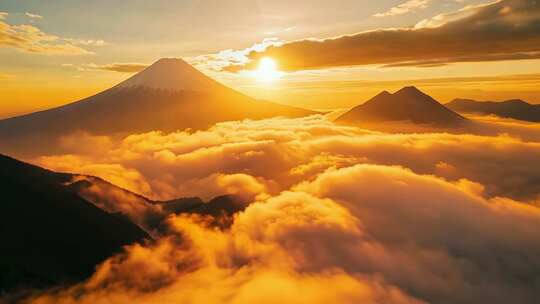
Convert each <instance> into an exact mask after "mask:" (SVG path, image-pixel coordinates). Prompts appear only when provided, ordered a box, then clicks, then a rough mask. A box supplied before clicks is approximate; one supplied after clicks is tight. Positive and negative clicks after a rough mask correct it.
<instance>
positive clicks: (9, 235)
mask: <svg viewBox="0 0 540 304" xmlns="http://www.w3.org/2000/svg"><path fill="white" fill-rule="evenodd" d="M0 189H1V195H2V200H1V203H0V237H1V239H2V241H1V242H0V256H1V259H0V296H1V295H2V294H3V293H4V292H8V291H14V290H26V289H28V288H37V289H40V288H46V287H49V286H55V285H58V284H63V283H70V282H75V281H80V280H82V279H84V278H86V277H88V276H90V275H91V274H92V273H93V272H94V269H95V267H96V265H97V264H99V263H101V262H103V261H104V260H105V259H107V258H108V257H110V256H112V255H113V254H115V253H118V252H120V251H121V250H122V247H123V246H125V245H128V244H132V243H135V242H142V241H144V240H148V241H152V236H151V234H153V233H157V234H159V233H161V232H163V231H164V229H166V227H164V226H163V220H164V219H165V218H167V216H169V215H170V214H173V213H174V214H180V213H196V214H200V215H212V219H213V224H214V225H216V226H217V227H222V228H225V227H227V226H228V225H230V223H231V221H232V215H233V214H234V213H236V212H239V211H242V210H244V208H245V207H246V206H247V205H246V203H245V202H242V201H241V200H240V199H239V198H237V197H234V196H229V195H223V196H218V197H216V198H214V199H212V200H210V201H208V202H205V201H203V200H201V199H200V198H197V197H193V198H179V199H175V200H171V201H153V200H151V199H148V198H146V197H143V196H141V195H138V194H135V193H132V192H130V191H128V190H125V189H122V188H119V187H117V186H115V185H113V184H111V183H109V182H107V181H104V180H102V179H100V178H97V177H93V176H81V175H74V174H68V173H57V172H53V171H49V170H46V169H43V168H40V167H37V166H33V165H30V164H27V163H24V162H20V161H18V160H16V159H13V158H10V157H7V156H3V155H0ZM96 189H97V190H98V191H96ZM126 204H127V205H126Z"/></svg>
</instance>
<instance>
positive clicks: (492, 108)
mask: <svg viewBox="0 0 540 304" xmlns="http://www.w3.org/2000/svg"><path fill="white" fill-rule="evenodd" d="M446 106H447V107H448V108H450V109H452V110H454V111H457V112H460V113H468V114H487V115H497V116H499V117H503V118H513V119H518V120H525V121H530V122H540V105H533V104H530V103H527V102H525V101H523V100H520V99H512V100H507V101H502V102H495V101H476V100H472V99H459V98H458V99H454V100H452V101H451V102H449V103H447V104H446Z"/></svg>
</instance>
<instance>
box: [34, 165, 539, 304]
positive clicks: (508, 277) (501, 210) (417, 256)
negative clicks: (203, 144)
mask: <svg viewBox="0 0 540 304" xmlns="http://www.w3.org/2000/svg"><path fill="white" fill-rule="evenodd" d="M166 224H167V225H168V226H169V228H170V234H169V235H168V236H164V237H162V238H160V239H159V240H158V241H157V242H156V243H155V244H152V245H146V246H143V245H133V246H131V247H128V248H127V251H126V253H124V254H122V255H120V256H117V257H113V258H111V259H109V260H108V261H106V262H105V263H103V264H102V265H100V266H99V267H98V269H97V271H96V273H95V274H94V275H93V276H92V278H90V279H89V280H87V281H86V282H83V283H81V284H77V285H75V286H72V287H69V288H63V289H57V290H54V291H51V292H48V293H45V294H42V295H38V296H36V297H34V298H31V299H29V300H28V302H29V303H101V302H114V303H121V302H126V301H128V300H129V301H130V302H135V303H171V302H176V303H201V302H204V303H253V302H257V303H277V302H284V303H305V302H309V303H381V304H382V303H409V304H413V303H415V304H416V303H478V301H489V303H509V302H512V303H536V302H537V301H538V300H539V298H538V295H539V293H538V291H539V288H540V286H538V283H537V282H538V272H539V271H540V242H539V241H538V238H537V237H536V234H535V233H531V232H534V231H538V229H540V209H538V208H537V207H533V206H528V205H524V204H522V203H519V202H516V201H512V200H510V199H501V198H499V199H491V200H487V199H485V198H483V197H481V196H479V195H478V194H477V193H476V191H473V190H471V188H470V187H469V186H468V185H464V184H462V183H450V182H447V181H444V180H442V179H440V178H437V177H434V176H431V175H418V174H415V173H413V172H411V171H410V170H407V169H404V168H402V167H394V166H377V165H354V166H350V167H346V168H342V169H330V170H327V171H326V172H324V173H322V174H320V175H319V176H317V177H316V178H315V179H314V180H312V181H305V182H302V183H300V184H298V185H296V186H294V187H291V189H290V190H288V191H284V192H282V193H279V194H276V195H274V196H272V197H269V198H266V199H264V200H260V201H256V202H254V203H252V204H251V205H250V206H248V208H247V209H246V210H245V211H244V212H241V213H239V214H237V216H235V218H234V222H233V224H232V226H231V227H230V228H229V229H227V230H216V229H213V228H211V227H208V226H207V225H206V224H205V219H204V218H200V217H194V216H171V217H169V218H168V220H167V223H166ZM509 227H512V229H509Z"/></svg>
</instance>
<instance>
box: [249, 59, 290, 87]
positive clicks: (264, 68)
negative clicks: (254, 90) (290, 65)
mask: <svg viewBox="0 0 540 304" xmlns="http://www.w3.org/2000/svg"><path fill="white" fill-rule="evenodd" d="M282 74H283V73H282V72H280V71H279V69H278V65H277V63H276V61H275V60H274V59H272V58H270V57H264V58H262V59H261V60H259V66H258V68H257V70H256V71H255V76H256V77H257V78H259V79H260V80H263V81H274V80H276V79H279V78H280V77H281V75H282Z"/></svg>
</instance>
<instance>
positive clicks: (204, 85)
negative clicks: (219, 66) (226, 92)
mask: <svg viewBox="0 0 540 304" xmlns="http://www.w3.org/2000/svg"><path fill="white" fill-rule="evenodd" d="M116 87H117V88H132V87H147V88H152V89H165V90H171V91H197V92H205V91H211V90H213V89H215V88H217V87H219V88H223V86H222V85H221V84H220V83H218V82H217V81H215V80H213V79H212V78H210V77H208V76H206V75H204V74H203V73H202V72H201V71H199V70H197V69H196V68H194V67H193V66H191V65H190V64H189V63H187V62H185V61H184V60H182V59H180V58H162V59H159V60H158V61H156V62H155V63H154V64H152V65H150V66H148V67H147V68H146V69H144V70H143V71H141V72H139V73H137V74H135V75H133V76H132V77H131V78H129V79H127V80H125V81H123V82H122V83H120V84H118V85H117V86H116Z"/></svg>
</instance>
